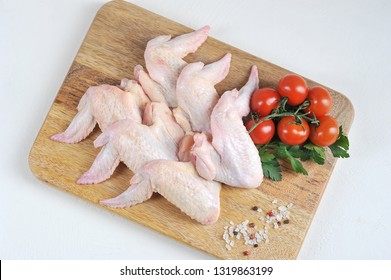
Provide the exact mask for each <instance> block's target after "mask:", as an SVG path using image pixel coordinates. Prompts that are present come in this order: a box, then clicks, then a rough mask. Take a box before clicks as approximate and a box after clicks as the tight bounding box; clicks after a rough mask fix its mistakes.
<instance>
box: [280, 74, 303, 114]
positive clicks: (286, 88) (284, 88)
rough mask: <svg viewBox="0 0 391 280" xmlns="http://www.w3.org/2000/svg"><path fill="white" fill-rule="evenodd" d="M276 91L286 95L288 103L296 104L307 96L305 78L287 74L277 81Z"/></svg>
mask: <svg viewBox="0 0 391 280" xmlns="http://www.w3.org/2000/svg"><path fill="white" fill-rule="evenodd" d="M277 91H278V93H279V94H280V95H281V96H286V97H288V102H287V103H288V104H289V105H291V106H297V105H299V104H301V103H303V101H304V100H305V99H306V98H307V95H308V88H307V83H306V82H305V80H304V79H303V78H302V77H300V76H299V75H295V74H288V75H286V76H285V77H283V78H282V79H281V80H280V81H279V82H278V88H277Z"/></svg>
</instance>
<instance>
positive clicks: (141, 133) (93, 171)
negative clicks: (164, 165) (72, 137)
mask: <svg viewBox="0 0 391 280" xmlns="http://www.w3.org/2000/svg"><path fill="white" fill-rule="evenodd" d="M143 122H144V123H146V124H151V125H150V126H148V125H145V124H140V123H137V122H135V121H133V120H130V119H125V120H120V121H117V122H115V123H114V124H112V125H110V126H109V127H108V128H107V129H106V131H105V132H104V133H102V134H101V135H100V136H99V137H98V138H97V139H96V140H95V141H94V145H95V147H101V146H103V148H102V150H101V151H100V152H99V154H98V156H97V158H96V159H95V161H94V162H93V164H92V166H91V168H90V169H89V170H88V171H87V172H86V173H84V174H83V175H82V176H81V178H80V179H79V180H78V181H77V183H78V184H95V183H100V182H102V181H104V180H106V179H108V178H110V176H111V175H112V174H113V172H114V170H115V168H116V167H117V166H118V164H119V162H120V161H123V162H124V163H125V164H126V166H127V167H128V168H129V169H130V170H132V171H133V172H136V171H137V170H138V169H139V168H140V167H141V166H143V165H144V164H145V163H147V162H149V161H151V160H154V159H170V160H178V158H177V153H178V143H179V141H180V139H182V137H183V136H184V132H183V130H182V128H181V127H180V126H179V125H178V124H177V123H176V122H175V119H174V117H173V116H172V112H171V110H170V109H169V108H168V107H167V105H165V104H161V103H155V102H152V103H150V104H148V105H147V107H146V108H145V113H144V120H143Z"/></svg>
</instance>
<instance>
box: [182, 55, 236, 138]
mask: <svg viewBox="0 0 391 280" xmlns="http://www.w3.org/2000/svg"><path fill="white" fill-rule="evenodd" d="M230 62H231V54H230V53H227V54H226V55H225V56H224V57H223V58H221V59H220V60H218V61H216V62H213V63H211V64H208V65H204V63H202V62H195V63H190V64H189V65H187V66H185V67H184V68H183V70H182V72H181V74H180V75H179V78H178V81H177V87H176V96H177V101H178V107H179V108H180V109H182V110H183V114H185V115H186V116H187V117H188V119H189V122H190V124H191V128H192V131H198V132H201V131H210V114H211V113H212V110H213V108H214V106H215V105H216V103H217V101H218V100H219V95H218V94H217V91H216V89H215V87H214V86H215V85H216V84H218V83H220V82H221V81H222V80H223V79H224V78H225V77H226V76H227V74H228V71H229V67H230ZM179 108H177V109H176V110H178V109H179Z"/></svg>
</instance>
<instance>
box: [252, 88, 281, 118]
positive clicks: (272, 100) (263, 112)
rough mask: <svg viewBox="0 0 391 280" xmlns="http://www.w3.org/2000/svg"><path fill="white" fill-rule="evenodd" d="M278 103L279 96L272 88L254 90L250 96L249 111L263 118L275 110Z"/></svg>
mask: <svg viewBox="0 0 391 280" xmlns="http://www.w3.org/2000/svg"><path fill="white" fill-rule="evenodd" d="M278 102H280V95H279V94H278V92H277V91H275V90H274V89H272V88H261V89H258V90H256V91H255V92H254V93H253V95H252V96H251V102H250V105H251V110H252V111H253V112H257V113H258V115H259V116H261V117H264V116H267V115H269V114H270V112H271V111H272V110H273V109H275V108H277V106H278Z"/></svg>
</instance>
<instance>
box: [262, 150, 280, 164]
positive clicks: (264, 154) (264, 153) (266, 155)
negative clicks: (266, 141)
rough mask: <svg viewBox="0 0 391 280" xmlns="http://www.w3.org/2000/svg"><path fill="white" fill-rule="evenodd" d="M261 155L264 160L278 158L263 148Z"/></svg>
mask: <svg viewBox="0 0 391 280" xmlns="http://www.w3.org/2000/svg"><path fill="white" fill-rule="evenodd" d="M259 156H260V157H261V161H262V162H269V161H272V160H273V159H275V158H276V157H275V156H274V155H273V154H272V153H269V152H268V151H266V150H261V149H259Z"/></svg>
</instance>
